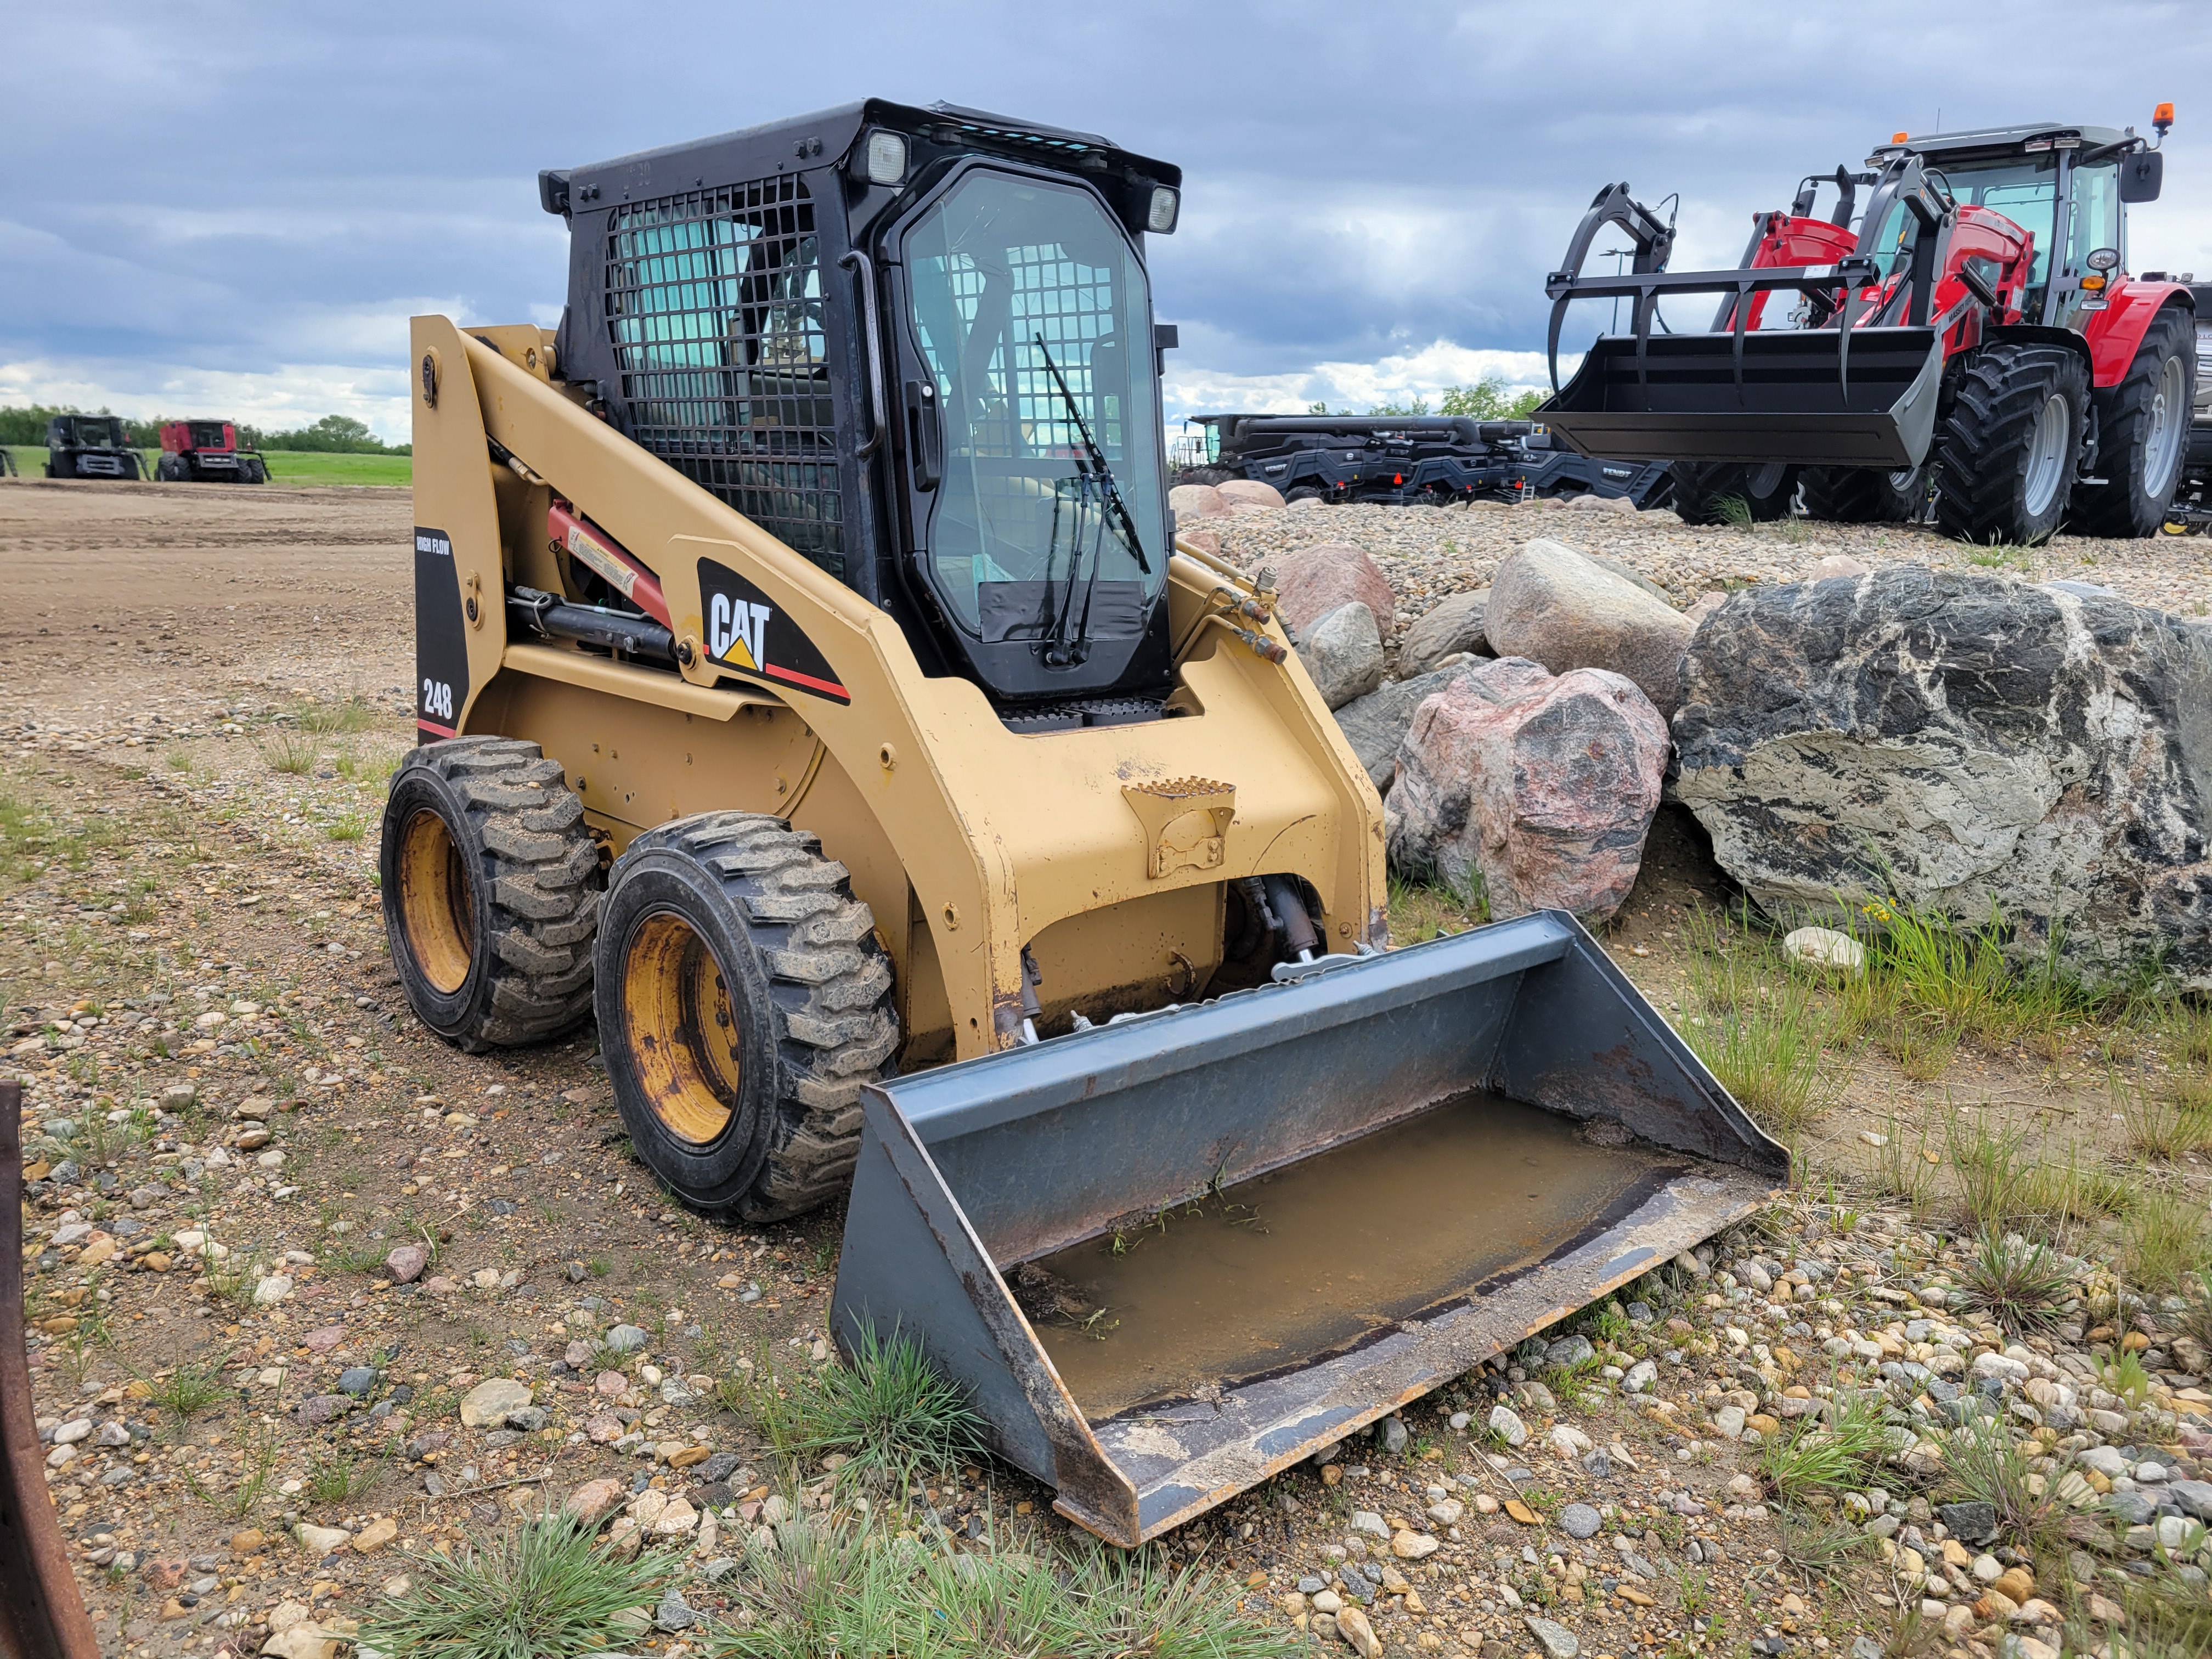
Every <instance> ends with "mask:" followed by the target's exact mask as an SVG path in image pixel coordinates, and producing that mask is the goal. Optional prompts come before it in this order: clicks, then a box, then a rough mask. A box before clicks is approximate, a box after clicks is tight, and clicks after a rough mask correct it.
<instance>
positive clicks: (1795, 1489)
mask: <svg viewBox="0 0 2212 1659" xmlns="http://www.w3.org/2000/svg"><path fill="white" fill-rule="evenodd" d="M1830 1404H1831V1407H1832V1409H1833V1411H1834V1413H1835V1420H1834V1421H1833V1422H1832V1423H1823V1422H1821V1421H1820V1420H1818V1419H1814V1418H1800V1419H1797V1421H1796V1425H1794V1426H1793V1427H1789V1428H1786V1429H1784V1431H1783V1432H1782V1433H1780V1434H1778V1435H1776V1436H1775V1437H1772V1438H1771V1439H1770V1440H1768V1441H1767V1442H1766V1443H1765V1445H1763V1446H1761V1447H1760V1448H1759V1474H1761V1475H1763V1476H1765V1480H1766V1483H1767V1485H1768V1486H1771V1487H1772V1488H1773V1490H1774V1495H1775V1496H1776V1497H1777V1498H1779V1499H1780V1500H1781V1501H1782V1503H1783V1504H1784V1505H1786V1506H1789V1507H1791V1508H1795V1507H1796V1506H1797V1505H1799V1504H1803V1503H1804V1501H1805V1500H1806V1499H1807V1498H1811V1497H1813V1496H1814V1495H1815V1494H1820V1493H1826V1494H1828V1495H1830V1496H1832V1495H1834V1494H1835V1493H1838V1492H1843V1491H1844V1490H1846V1489H1848V1488H1850V1487H1852V1486H1859V1485H1863V1484H1864V1476H1865V1474H1866V1472H1867V1469H1868V1468H1869V1465H1871V1464H1872V1463H1873V1462H1875V1460H1876V1459H1877V1458H1879V1457H1881V1455H1882V1454H1883V1453H1884V1452H1886V1451H1887V1450H1888V1449H1889V1431H1888V1429H1887V1426H1886V1425H1884V1423H1883V1421H1882V1414H1881V1401H1880V1399H1879V1398H1878V1397H1876V1396H1873V1395H1860V1394H1855V1395H1849V1396H1848V1397H1846V1396H1844V1395H1837V1396H1836V1397H1835V1398H1834V1399H1833V1400H1832V1401H1831V1402H1830Z"/></svg>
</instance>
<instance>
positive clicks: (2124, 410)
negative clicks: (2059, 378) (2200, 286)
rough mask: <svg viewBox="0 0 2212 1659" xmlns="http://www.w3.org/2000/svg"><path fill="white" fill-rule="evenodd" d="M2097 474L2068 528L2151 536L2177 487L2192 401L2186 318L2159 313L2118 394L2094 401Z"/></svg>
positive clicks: (2079, 495)
mask: <svg viewBox="0 0 2212 1659" xmlns="http://www.w3.org/2000/svg"><path fill="white" fill-rule="evenodd" d="M2094 395H2095V398H2096V405H2097V431H2098V439H2099V441H2098V445H2097V456H2098V459H2097V471H2098V472H2099V473H2100V474H2101V475H2102V476H2103V477H2104V480H2105V482H2104V483H2100V484H2092V483H2085V484H2082V485H2081V486H2080V487H2079V488H2078V489H2075V492H2074V506H2073V511H2072V513H2071V515H2070V516H2071V520H2072V527H2073V528H2075V529H2077V530H2080V531H2081V532H2084V533H2085V534H2087V535H2091V536H2125V537H2138V536H2155V535H2156V534H2158V532H2159V526H2161V525H2163V524H2164V523H2165V522H2166V508H2168V507H2171V506H2172V505H2173V493H2174V490H2175V489H2177V488H2178V487H2179V484H2180V483H2181V471H2182V465H2181V464H2182V458H2183V456H2184V455H2185V454H2186V453H2188V450H2189V422H2190V412H2191V407H2192V406H2193V404H2194V403H2195V400H2196V396H2197V343H2196V339H2195V331H2194V329H2193V328H2192V327H2191V317H2190V313H2187V312H2185V311H2184V310H2182V309H2181V308H2180V307H2178V306H2170V307H2167V308H2166V310H2164V311H2162V312H2160V313H2159V315H2158V317H2157V318H2156V319H2155V320H2154V321H2153V322H2152V324H2151V325H2150V327H2149V328H2148V329H2147V330H2146V331H2144V333H2143V343H2142V345H2141V346H2139V347H2138V348H2136V360H2135V362H2132V363H2130V364H2129V365H2128V372H2127V373H2126V374H2124V375H2122V376H2121V377H2120V380H2119V383H2118V385H2117V386H2111V387H2109V388H2107V389H2106V390H2105V391H2103V392H2097V393H2095V394H2094Z"/></svg>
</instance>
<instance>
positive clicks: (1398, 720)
mask: <svg viewBox="0 0 2212 1659" xmlns="http://www.w3.org/2000/svg"><path fill="white" fill-rule="evenodd" d="M1470 666H1471V664H1468V663H1447V664H1445V665H1443V666H1442V667H1440V668H1432V669H1431V670H1430V671H1428V672H1427V673H1425V674H1417V675H1415V676H1414V677H1413V678H1411V679H1404V680H1393V681H1391V682H1390V684H1388V685H1385V686H1383V687H1381V688H1380V689H1379V690H1374V691H1370V692H1369V693H1368V694H1367V695H1366V696H1364V697H1358V698H1355V699H1354V700H1353V701H1352V702H1348V703H1346V704H1345V706H1344V707H1343V708H1340V709H1338V710H1337V711H1336V723H1337V726H1338V727H1339V728H1340V730H1341V731H1342V732H1344V738H1345V741H1346V743H1349V744H1351V745H1352V753H1353V754H1355V755H1357V756H1358V757H1359V763H1360V764H1361V765H1362V766H1364V767H1365V768H1366V769H1367V776H1368V778H1369V780H1370V781H1371V782H1372V783H1373V784H1374V785H1375V787H1376V788H1377V789H1379V790H1382V791H1384V792H1385V793H1388V792H1389V787H1390V779H1391V776H1392V775H1393V774H1395V772H1396V771H1397V769H1398V745H1399V744H1401V743H1402V742H1403V741H1405V737H1406V730H1407V727H1408V726H1412V725H1413V711H1414V710H1415V709H1416V708H1419V707H1420V706H1421V703H1422V701H1423V700H1424V699H1425V698H1428V697H1432V696H1436V694H1437V692H1439V691H1441V690H1443V689H1444V687H1445V686H1447V685H1449V684H1451V682H1452V681H1453V680H1454V679H1455V678H1457V677H1458V676H1460V675H1461V674H1463V673H1465V672H1466V671H1468V667H1470Z"/></svg>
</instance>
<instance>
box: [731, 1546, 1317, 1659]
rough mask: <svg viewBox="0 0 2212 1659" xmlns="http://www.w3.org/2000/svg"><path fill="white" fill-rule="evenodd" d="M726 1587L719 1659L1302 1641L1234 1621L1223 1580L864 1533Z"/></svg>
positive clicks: (1085, 1558) (766, 1566) (1059, 1656)
mask: <svg viewBox="0 0 2212 1659" xmlns="http://www.w3.org/2000/svg"><path fill="white" fill-rule="evenodd" d="M733 1582H735V1583H738V1584H739V1585H740V1586H742V1589H741V1590H740V1593H739V1597H738V1610H737V1613H736V1616H735V1619H734V1620H733V1621H732V1622H727V1623H725V1624H724V1625H722V1626H720V1629H719V1630H718V1631H717V1632H715V1636H714V1641H713V1651H714V1653H715V1655H716V1656H718V1659H822V1656H826V1655H831V1654H841V1655H862V1654H945V1655H975V1656H983V1655H1000V1654H1006V1655H1013V1654H1039V1655H1043V1654H1048V1655H1052V1656H1055V1659H1123V1656H1128V1655H1144V1656H1146V1659H1276V1656H1288V1655H1291V1654H1293V1653H1297V1652H1298V1651H1300V1650H1301V1648H1302V1647H1303V1646H1304V1642H1303V1640H1302V1638H1300V1637H1299V1635H1298V1634H1297V1632H1295V1631H1292V1630H1290V1629H1287V1628H1285V1629H1276V1628H1273V1627H1271V1626H1267V1625H1262V1624H1261V1622H1259V1621H1258V1620H1255V1619H1251V1618H1249V1617H1248V1616H1246V1615H1245V1614H1243V1613H1239V1612H1238V1611H1237V1606H1236V1601H1237V1595H1236V1592H1235V1591H1234V1590H1233V1589H1231V1588H1229V1587H1228V1586H1227V1585H1226V1584H1225V1583H1223V1582H1222V1581H1221V1580H1219V1579H1217V1578H1215V1577H1212V1576H1210V1575H1207V1574H1204V1573H1200V1572H1198V1571H1194V1570H1189V1569H1186V1570H1184V1571H1179V1572H1170V1571H1168V1570H1166V1569H1165V1568H1164V1566H1162V1565H1160V1563H1159V1560H1158V1556H1157V1554H1156V1553H1154V1552H1152V1551H1149V1550H1147V1551H1139V1552H1137V1553H1132V1554H1127V1555H1122V1554H1116V1553H1111V1552H1109V1551H1105V1550H1101V1549H1092V1550H1090V1551H1087V1552H1085V1553H1080V1554H1077V1555H1074V1556H1073V1557H1072V1558H1071V1559H1066V1560H1064V1561H1054V1560H1051V1559H1039V1558H1038V1557H1036V1556H1031V1555H1017V1554H1003V1555H999V1554H965V1555H960V1556H957V1557H948V1556H945V1555H940V1554H937V1553H933V1552H931V1551H930V1550H928V1549H927V1548H926V1547H923V1546H921V1545H920V1544H917V1543H915V1542H912V1541H897V1540H892V1539H885V1538H884V1537H882V1536H881V1535H880V1534H878V1533H875V1532H872V1531H869V1530H854V1531H847V1532H840V1531H834V1530H832V1529H830V1528H826V1527H818V1526H817V1527H807V1528H787V1529H786V1530H785V1531H784V1533H783V1534H781V1535H780V1536H779V1539H778V1542H777V1547H775V1549H773V1550H770V1549H767V1548H764V1547H759V1546H749V1547H748V1548H747V1552H746V1561H745V1565H744V1570H743V1571H741V1572H740V1573H739V1574H738V1577H736V1579H735V1580H734V1581H733Z"/></svg>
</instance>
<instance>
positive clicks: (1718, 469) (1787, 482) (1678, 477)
mask: <svg viewBox="0 0 2212 1659" xmlns="http://www.w3.org/2000/svg"><path fill="white" fill-rule="evenodd" d="M1669 471H1671V472H1672V474H1673V476H1674V511H1675V512H1677V513H1680V514H1681V516H1682V521H1683V522H1684V523H1685V524H1728V523H1732V522H1736V521H1739V520H1747V521H1750V522H1754V523H1761V524H1763V523H1765V522H1766V521H1768V520H1773V519H1778V518H1781V517H1782V516H1784V514H1785V513H1788V512H1789V511H1790V500H1791V498H1792V497H1793V496H1795V495H1796V493H1797V469H1796V467H1794V466H1791V465H1789V464H1788V463H1787V462H1784V461H1767V462H1765V463H1764V464H1762V465H1758V466H1744V465H1737V464H1736V463H1735V462H1731V461H1717V462H1716V461H1677V462H1675V463H1674V465H1673V466H1672V467H1671V468H1670V469H1669Z"/></svg>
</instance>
